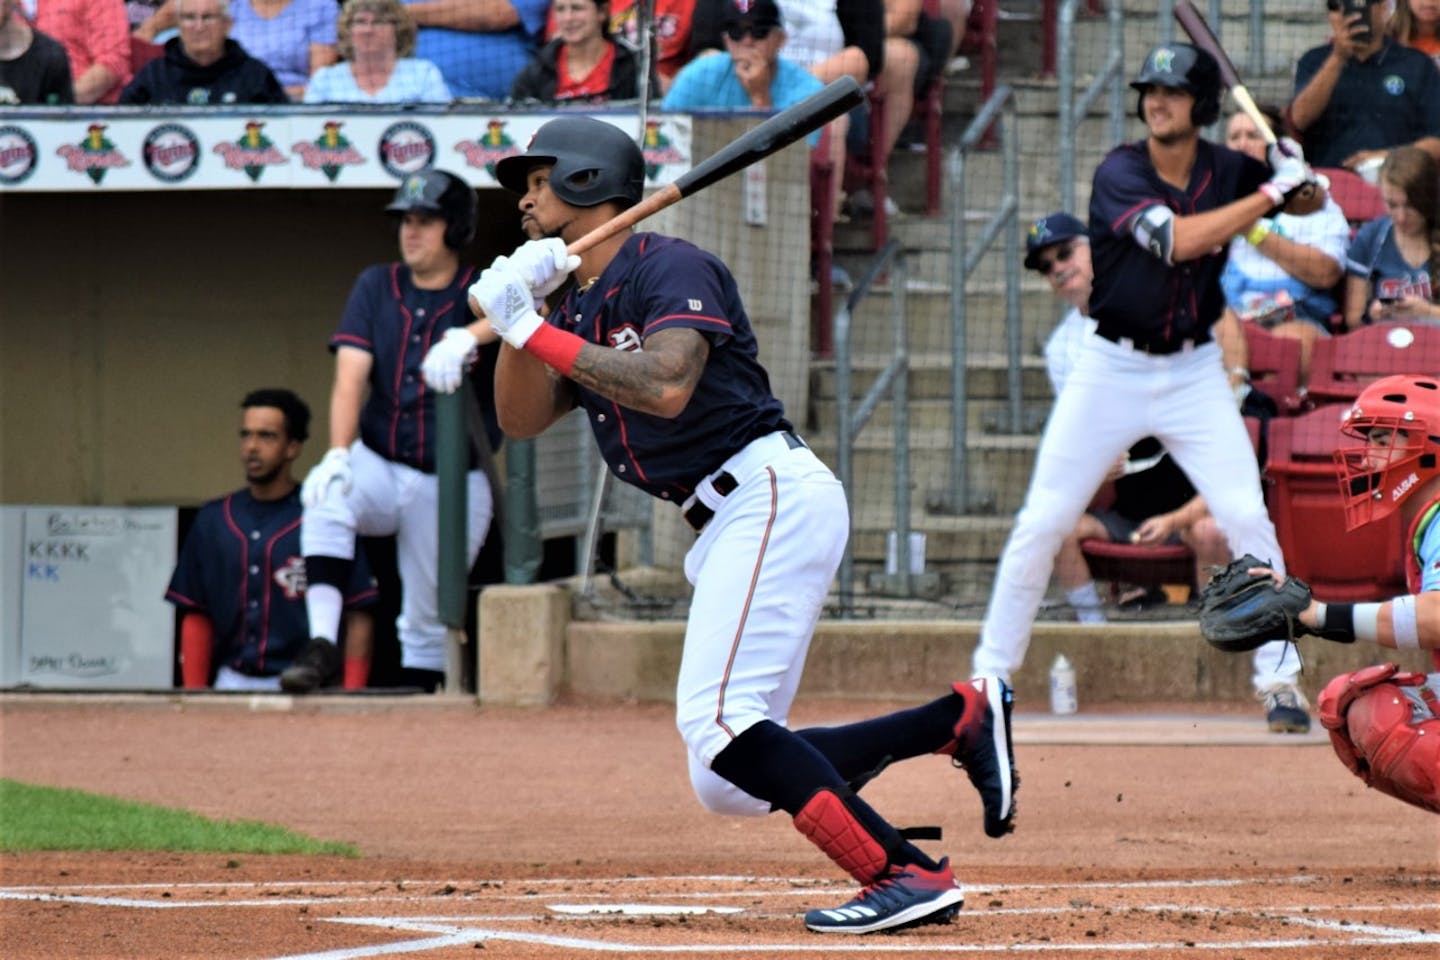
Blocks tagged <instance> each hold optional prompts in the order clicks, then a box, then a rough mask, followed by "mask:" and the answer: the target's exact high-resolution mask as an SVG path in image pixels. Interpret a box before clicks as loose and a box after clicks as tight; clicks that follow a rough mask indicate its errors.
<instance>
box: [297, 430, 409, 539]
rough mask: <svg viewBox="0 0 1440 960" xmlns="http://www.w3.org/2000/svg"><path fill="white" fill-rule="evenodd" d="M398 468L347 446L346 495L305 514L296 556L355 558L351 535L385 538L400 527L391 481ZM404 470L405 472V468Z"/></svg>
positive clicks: (355, 446) (354, 445)
mask: <svg viewBox="0 0 1440 960" xmlns="http://www.w3.org/2000/svg"><path fill="white" fill-rule="evenodd" d="M395 466H398V464H395V463H392V462H391V461H389V460H386V459H385V458H384V457H382V456H380V454H378V453H376V452H375V451H374V450H371V449H370V448H369V447H367V446H365V444H363V443H361V442H360V441H359V440H356V441H355V442H354V443H352V444H351V445H350V476H351V484H350V492H349V493H347V494H345V495H344V496H341V495H340V494H339V492H338V491H336V490H334V489H332V490H331V493H330V496H328V497H326V498H325V500H324V501H322V502H321V503H320V504H318V505H317V506H314V507H309V508H307V509H306V510H305V513H304V518H303V520H302V522H301V525H300V552H301V553H302V554H304V555H305V556H307V557H313V556H321V557H340V558H341V559H344V560H353V559H354V558H355V535H356V534H357V533H360V534H364V535H365V536H367V537H386V536H389V535H390V534H392V533H394V532H395V531H396V529H398V527H399V524H400V510H399V506H398V502H399V501H398V495H397V489H396V482H395V478H394V476H393V474H392V472H391V468H392V467H395ZM404 469H407V470H408V469H409V468H408V467H406V468H404Z"/></svg>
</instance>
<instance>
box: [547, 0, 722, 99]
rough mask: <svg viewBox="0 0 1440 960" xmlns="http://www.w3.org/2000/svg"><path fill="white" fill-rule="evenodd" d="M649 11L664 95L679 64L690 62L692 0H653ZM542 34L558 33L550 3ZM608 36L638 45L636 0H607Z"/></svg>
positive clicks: (658, 78) (552, 35) (655, 63)
mask: <svg viewBox="0 0 1440 960" xmlns="http://www.w3.org/2000/svg"><path fill="white" fill-rule="evenodd" d="M652 14H653V16H654V18H655V19H654V22H653V23H651V24H650V38H651V41H652V43H653V49H654V51H655V52H654V61H653V66H654V71H655V82H656V84H657V85H658V89H659V93H660V94H661V95H662V96H663V95H664V94H665V93H667V92H668V91H669V90H670V84H671V83H672V82H674V80H675V75H676V74H677V73H679V72H680V68H681V67H683V66H685V64H687V63H689V62H690V22H691V20H692V19H693V18H694V15H695V0H655V5H654V10H653V11H652ZM545 36H546V37H547V38H549V39H551V40H553V39H555V37H557V36H559V27H558V26H557V25H556V21H555V7H554V6H553V5H552V7H551V8H550V17H549V19H548V20H547V21H546V23H545ZM610 36H611V37H613V38H615V39H616V40H620V41H623V42H625V43H628V44H630V46H631V47H633V48H634V49H635V50H639V49H640V12H639V10H638V9H637V8H636V5H635V0H613V2H612V3H611V4H610ZM636 56H639V55H638V54H637V55H636Z"/></svg>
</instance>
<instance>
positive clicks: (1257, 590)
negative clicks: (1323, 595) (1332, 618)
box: [1200, 553, 1310, 653]
mask: <svg viewBox="0 0 1440 960" xmlns="http://www.w3.org/2000/svg"><path fill="white" fill-rule="evenodd" d="M1254 567H1259V568H1261V569H1263V570H1264V572H1263V573H1251V572H1250V570H1251V568H1254ZM1309 605H1310V586H1309V585H1308V584H1307V583H1306V582H1305V581H1304V580H1301V579H1299V578H1298V577H1286V578H1285V582H1284V583H1282V584H1281V585H1280V586H1279V587H1276V585H1275V580H1274V578H1273V577H1272V576H1271V573H1270V564H1268V563H1266V562H1264V561H1263V560H1259V559H1257V558H1256V557H1254V556H1253V555H1251V554H1248V553H1247V554H1246V555H1245V556H1243V557H1240V558H1239V559H1238V560H1231V561H1230V563H1229V565H1228V566H1226V567H1225V569H1223V570H1221V571H1219V572H1218V573H1216V574H1215V576H1214V577H1212V578H1211V580H1210V582H1209V583H1207V584H1206V585H1205V589H1204V590H1202V591H1201V592H1200V633H1201V634H1203V635H1204V637H1205V639H1206V640H1208V641H1209V642H1210V645H1211V646H1213V647H1215V648H1216V649H1219V650H1223V651H1225V652H1226V653H1244V652H1245V651H1247V650H1254V649H1255V648H1256V647H1258V646H1260V645H1261V644H1264V643H1268V642H1269V641H1271V640H1293V639H1294V638H1295V637H1296V636H1297V635H1298V634H1301V633H1305V632H1306V630H1305V628H1304V627H1303V626H1301V625H1300V624H1299V623H1298V622H1296V620H1295V618H1296V617H1297V616H1299V615H1300V613H1301V612H1302V611H1303V610H1304V609H1305V608H1306V607H1308V606H1309Z"/></svg>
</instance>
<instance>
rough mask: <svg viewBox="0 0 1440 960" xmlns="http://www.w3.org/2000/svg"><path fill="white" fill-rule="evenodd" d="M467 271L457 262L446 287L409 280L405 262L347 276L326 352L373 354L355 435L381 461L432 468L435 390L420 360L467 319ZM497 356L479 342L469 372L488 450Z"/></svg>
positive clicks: (494, 434) (495, 430)
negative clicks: (350, 280)
mask: <svg viewBox="0 0 1440 960" xmlns="http://www.w3.org/2000/svg"><path fill="white" fill-rule="evenodd" d="M475 276H476V271H475V268H474V267H469V266H464V265H462V266H461V267H460V269H459V270H458V271H457V272H456V274H455V279H454V280H453V281H452V282H451V284H450V286H448V287H446V288H445V289H443V290H421V289H419V288H417V287H416V286H415V284H414V283H413V282H411V279H410V268H409V267H406V266H405V265H404V264H402V263H388V264H376V265H374V266H371V267H367V268H365V270H363V271H362V272H361V273H360V276H359V277H358V278H356V280H355V286H354V287H353V288H352V289H351V291H350V299H349V301H348V302H347V303H346V304H345V313H344V314H343V315H342V316H341V318H340V328H339V329H338V330H337V331H336V332H335V334H334V335H333V336H332V337H331V338H330V349H331V350H332V351H333V350H337V349H339V348H340V347H358V348H360V349H361V350H364V351H366V352H368V353H370V354H371V355H372V356H373V357H374V360H375V362H374V366H373V367H372V368H371V370H370V393H369V395H368V396H367V397H366V399H365V406H364V407H363V408H362V410H361V411H360V438H361V439H362V440H364V441H365V445H366V446H367V447H369V448H370V449H372V450H374V451H375V452H376V453H378V454H380V455H381V456H382V457H384V458H386V459H387V460H394V461H396V462H397V463H404V464H408V465H409V466H412V467H415V468H416V469H418V470H423V471H425V472H426V473H434V472H435V440H436V432H435V393H434V391H432V390H431V389H430V388H429V387H427V386H426V385H425V377H424V376H423V375H422V373H421V371H420V364H421V363H422V362H423V361H424V359H425V354H426V352H427V351H429V349H430V347H431V346H432V345H433V344H435V343H438V342H439V341H440V338H441V337H442V336H444V334H445V331H446V330H448V329H450V328H451V327H463V326H465V324H467V323H469V322H470V321H471V320H473V319H474V317H473V316H472V315H471V313H470V308H469V306H468V305H467V303H466V291H467V290H468V289H469V287H470V284H471V283H472V282H474V280H475ZM499 353H500V345H499V344H498V343H492V344H488V345H487V346H484V347H482V348H481V349H480V356H479V359H478V360H477V361H476V363H475V365H474V366H473V367H472V368H471V370H470V381H471V385H472V386H473V387H474V393H475V400H476V402H477V403H478V404H479V406H480V409H481V414H482V416H483V418H484V421H485V429H486V432H487V434H488V435H489V438H490V445H491V447H495V446H498V445H499V442H500V426H499V423H498V422H497V421H496V419H495V399H494V384H495V358H496V357H497V356H498V355H499Z"/></svg>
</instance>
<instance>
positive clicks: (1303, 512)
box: [1265, 403, 1406, 602]
mask: <svg viewBox="0 0 1440 960" xmlns="http://www.w3.org/2000/svg"><path fill="white" fill-rule="evenodd" d="M1345 408H1346V405H1345V404H1343V403H1331V404H1327V405H1325V406H1323V407H1318V408H1317V409H1314V410H1310V411H1308V412H1306V413H1302V414H1300V415H1298V416H1295V417H1277V418H1275V419H1273V420H1271V421H1270V430H1269V463H1268V464H1267V465H1266V468H1265V478H1266V480H1267V482H1268V483H1270V484H1271V490H1270V497H1269V508H1270V519H1271V520H1272V521H1273V522H1274V524H1275V533H1276V535H1277V536H1278V538H1279V540H1280V550H1281V552H1283V553H1284V555H1285V567H1286V569H1287V570H1288V571H1289V572H1290V573H1292V574H1294V575H1295V576H1297V577H1299V578H1300V579H1302V580H1304V581H1305V582H1307V583H1309V584H1310V587H1311V588H1312V589H1313V590H1314V591H1315V596H1316V597H1317V598H1319V599H1320V600H1334V601H1339V602H1345V601H1349V602H1355V601H1369V600H1386V599H1389V598H1390V597H1394V596H1398V595H1400V594H1402V593H1405V592H1406V591H1405V568H1404V549H1403V539H1404V536H1403V532H1402V531H1401V529H1400V520H1399V516H1398V515H1397V514H1391V515H1390V516H1389V517H1387V518H1385V519H1384V520H1382V521H1378V522H1376V523H1372V524H1367V525H1366V526H1364V527H1361V528H1360V529H1358V530H1355V531H1353V532H1348V533H1347V532H1346V530H1345V510H1344V505H1343V501H1342V500H1341V497H1340V484H1339V481H1338V478H1337V474H1336V471H1335V463H1334V460H1333V457H1332V455H1333V453H1334V451H1335V450H1336V449H1338V448H1340V447H1342V446H1354V445H1356V444H1357V443H1358V441H1357V440H1355V439H1353V438H1350V437H1346V436H1344V435H1343V434H1341V433H1340V415H1341V414H1342V413H1343V412H1344V411H1345Z"/></svg>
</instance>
